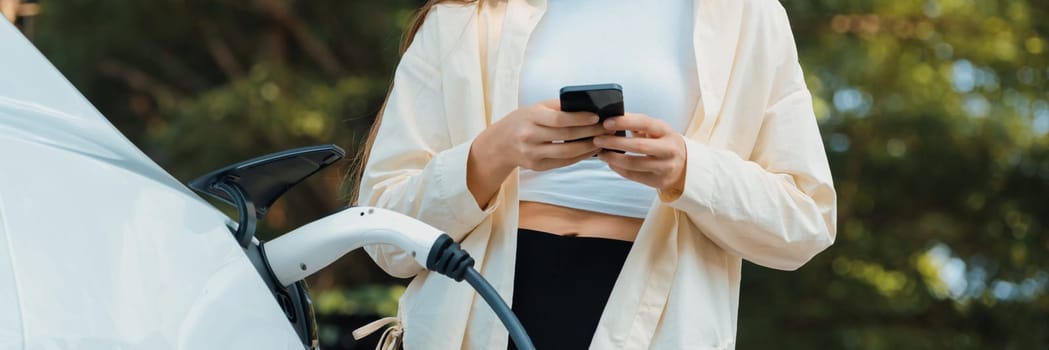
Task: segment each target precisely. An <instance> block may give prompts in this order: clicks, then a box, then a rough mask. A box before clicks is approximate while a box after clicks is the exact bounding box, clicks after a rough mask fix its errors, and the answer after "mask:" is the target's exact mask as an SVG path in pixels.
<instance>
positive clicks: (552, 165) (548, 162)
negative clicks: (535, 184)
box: [532, 150, 600, 171]
mask: <svg viewBox="0 0 1049 350" xmlns="http://www.w3.org/2000/svg"><path fill="white" fill-rule="evenodd" d="M597 152H600V150H594V151H593V152H587V153H584V154H582V155H579V156H576V157H572V158H567V159H553V158H547V159H543V160H541V161H539V162H538V164H537V168H536V169H532V170H535V171H544V170H550V169H557V168H563V167H566V166H569V165H572V164H575V163H578V162H581V161H583V160H586V159H590V158H591V157H593V156H594V154H597Z"/></svg>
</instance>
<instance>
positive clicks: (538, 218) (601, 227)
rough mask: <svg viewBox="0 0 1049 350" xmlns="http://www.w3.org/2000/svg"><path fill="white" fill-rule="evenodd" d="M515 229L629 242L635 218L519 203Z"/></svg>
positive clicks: (638, 223) (637, 225)
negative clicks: (517, 227)
mask: <svg viewBox="0 0 1049 350" xmlns="http://www.w3.org/2000/svg"><path fill="white" fill-rule="evenodd" d="M519 213H520V215H519V218H518V226H519V227H520V228H523V229H529V230H534V231H541V232H548V233H552V234H557V235H562V236H579V237H599V238H609V239H618V240H621V241H630V242H633V241H634V238H635V237H637V232H638V231H639V230H641V223H642V222H643V221H644V220H643V219H639V218H632V217H626V216H618V215H610V214H604V213H597V212H592V211H586V210H579V209H573V208H568V207H562V206H557V205H552V204H546V203H539V202H526V201H522V202H521V205H520V211H519Z"/></svg>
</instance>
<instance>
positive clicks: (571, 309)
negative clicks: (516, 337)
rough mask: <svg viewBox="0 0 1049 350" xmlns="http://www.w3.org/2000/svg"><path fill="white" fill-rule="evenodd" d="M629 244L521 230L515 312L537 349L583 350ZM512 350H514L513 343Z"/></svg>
mask: <svg viewBox="0 0 1049 350" xmlns="http://www.w3.org/2000/svg"><path fill="white" fill-rule="evenodd" d="M632 245H633V243H632V242H627V241H620V240H615V239H605V238H592V237H570V236H559V235H555V234H550V233H545V232H539V231H532V230H526V229H521V230H519V231H518V233H517V265H516V267H515V272H514V273H515V276H514V296H513V311H514V313H516V314H517V317H518V318H519V319H520V320H521V323H522V324H524V327H525V331H527V332H528V335H529V336H531V338H532V342H533V343H535V347H536V349H539V350H550V349H586V348H587V347H589V346H590V340H591V338H593V336H594V331H595V330H596V329H597V322H598V321H599V320H600V319H601V312H602V311H603V310H604V308H605V303H607V302H608V296H609V294H611V293H612V286H613V285H614V284H615V282H616V278H617V277H619V270H621V269H622V268H623V262H624V261H626V256H627V253H629V252H630V247H631V246H632ZM509 348H510V349H517V347H516V346H514V344H513V341H511V342H510V346H509Z"/></svg>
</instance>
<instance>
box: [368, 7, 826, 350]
mask: <svg viewBox="0 0 1049 350" xmlns="http://www.w3.org/2000/svg"><path fill="white" fill-rule="evenodd" d="M409 38H412V39H410V41H409V45H408V46H407V49H406V51H405V53H404V55H403V57H402V59H401V62H400V64H399V65H398V68H397V71H396V74H395V78H394V83H393V87H392V89H391V92H390V96H389V98H388V99H387V101H386V105H385V107H384V109H383V112H382V113H381V118H382V119H381V122H377V128H376V129H375V130H374V131H375V132H374V133H373V137H372V138H371V139H370V141H369V143H368V147H367V148H366V152H367V154H368V155H369V156H368V158H367V159H366V161H365V162H366V165H365V168H364V171H363V175H362V179H361V183H360V194H359V197H358V199H359V204H361V205H372V206H380V207H385V208H390V209H394V210H397V211H400V212H403V213H405V214H408V215H412V216H414V217H416V218H419V219H421V220H423V221H425V222H428V223H430V224H431V225H434V226H436V227H438V228H440V229H442V230H444V231H446V232H447V233H448V234H449V235H451V236H452V237H453V238H455V239H456V240H457V241H460V243H461V244H462V245H463V247H464V248H465V249H466V250H467V251H469V252H470V253H471V254H472V255H473V256H474V258H475V259H476V260H477V267H478V269H479V270H480V271H481V272H482V274H484V275H485V277H486V278H487V279H488V280H489V281H490V282H491V283H492V284H493V285H494V286H495V288H496V289H498V290H499V292H500V293H501V294H502V295H503V297H504V298H506V299H508V300H510V301H511V304H512V305H513V308H514V311H515V312H516V313H518V315H519V316H520V318H521V319H522V322H523V323H524V325H525V328H526V329H527V330H528V332H529V334H530V335H531V336H532V338H533V340H534V341H535V343H536V344H535V345H536V347H537V348H539V349H549V348H565V349H577V348H582V347H586V346H588V344H589V347H590V348H596V349H611V348H624V349H638V348H659V349H666V348H689V349H699V348H718V349H723V348H732V347H733V346H734V345H733V344H734V342H735V333H736V315H737V307H738V298H739V279H740V269H741V264H742V259H747V260H749V261H752V262H754V263H757V264H760V265H764V266H767V267H771V268H776V269H783V270H793V269H796V268H798V267H800V266H801V265H802V264H804V263H805V262H806V261H808V260H809V259H810V258H811V257H812V256H813V255H815V254H816V253H818V252H819V251H821V250H823V249H825V248H826V247H828V246H829V245H830V244H831V243H832V242H833V240H834V235H835V201H836V199H835V193H834V188H833V185H832V183H831V175H830V171H829V169H828V166H827V160H826V155H825V153H824V151H823V146H822V143H821V138H820V135H819V131H818V129H817V125H816V121H815V117H814V114H813V110H812V104H811V96H810V95H809V92H808V91H807V89H806V87H805V83H804V79H803V75H802V72H801V67H800V66H799V64H798V62H797V53H796V49H795V47H794V40H793V37H792V35H791V32H790V26H789V22H788V20H787V17H786V14H785V13H784V11H783V9H782V7H781V6H780V5H779V3H778V2H776V1H773V0H748V1H740V0H701V1H698V0H697V1H693V0H664V1H653V2H650V1H644V2H641V1H626V0H614V1H565V0H549V1H542V0H506V1H493V0H487V1H481V3H477V2H469V3H459V2H453V1H433V0H431V1H430V2H429V3H428V4H427V5H426V6H425V7H424V8H423V10H422V11H421V14H420V16H419V18H418V19H417V21H416V23H415V25H414V26H413V27H412V29H411V32H410V33H409ZM584 83H619V84H621V85H622V86H623V89H624V96H625V105H626V110H627V113H626V114H625V115H624V116H621V117H616V118H611V119H609V120H608V121H606V122H604V123H598V120H597V117H596V116H594V115H592V114H587V113H564V112H560V107H559V105H558V102H557V94H558V88H559V87H561V86H565V85H576V84H584ZM617 130H627V131H631V132H632V135H630V137H621V136H615V135H612V133H614V132H615V131H617ZM566 140H576V141H573V142H562V141H566ZM603 149H617V150H623V151H627V153H625V154H620V153H616V152H611V151H603ZM595 155H596V157H594V156H595ZM368 252H369V254H371V256H372V258H373V259H375V261H376V262H377V263H378V264H379V266H381V267H382V268H383V269H384V270H385V271H386V272H388V273H390V274H392V275H394V276H399V277H404V278H407V277H414V279H413V280H412V282H411V284H410V285H409V286H408V289H407V291H406V292H405V294H404V296H403V297H402V299H401V305H400V310H399V318H400V319H401V320H402V321H403V323H404V341H405V344H406V348H425V349H459V348H469V349H497V348H506V347H507V346H508V339H507V338H508V337H507V332H506V330H505V329H503V328H502V326H501V324H500V323H499V322H498V320H497V318H496V316H495V315H494V314H493V313H492V312H491V310H490V309H489V308H488V307H487V306H486V305H485V304H484V302H483V300H481V299H480V298H476V297H475V294H474V293H473V292H472V290H471V289H470V287H469V286H467V285H465V284H459V283H456V282H454V281H452V280H450V279H447V278H445V277H443V276H436V277H431V276H430V274H429V273H428V272H427V271H426V270H425V269H424V268H423V267H421V266H419V265H418V264H416V263H415V262H414V261H413V260H412V257H411V256H408V255H407V254H406V253H405V252H404V251H403V250H399V249H397V248H395V247H391V246H374V247H368ZM511 346H512V345H511Z"/></svg>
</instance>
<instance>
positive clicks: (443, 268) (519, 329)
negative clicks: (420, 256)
mask: <svg viewBox="0 0 1049 350" xmlns="http://www.w3.org/2000/svg"><path fill="white" fill-rule="evenodd" d="M426 268H427V269H430V270H432V271H436V272H438V273H440V274H443V275H445V276H448V277H451V278H452V279H454V280H455V281H456V282H462V281H463V279H465V280H466V283H469V284H470V286H472V287H473V288H474V290H476V291H477V294H480V295H481V297H482V298H484V301H486V302H488V305H489V306H491V307H492V311H495V314H496V316H499V320H500V321H502V322H503V325H504V326H506V329H507V330H508V331H510V339H513V341H514V345H516V346H517V348H518V349H521V350H535V345H533V344H532V338H529V337H528V333H527V332H525V329H524V325H522V324H521V321H520V320H518V319H517V315H515V314H514V312H513V311H512V310H510V306H508V305H506V301H504V300H503V298H502V297H500V296H499V292H496V291H495V288H493V287H492V285H491V284H489V283H488V280H485V279H484V277H483V276H481V274H480V273H479V272H477V269H474V259H473V258H471V257H470V254H469V253H467V252H466V251H465V250H463V249H462V248H461V247H460V246H459V243H456V242H455V240H453V239H452V237H449V236H448V235H447V234H442V235H441V236H440V237H438V238H437V241H436V242H434V244H433V247H431V248H430V255H428V257H427V258H426Z"/></svg>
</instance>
